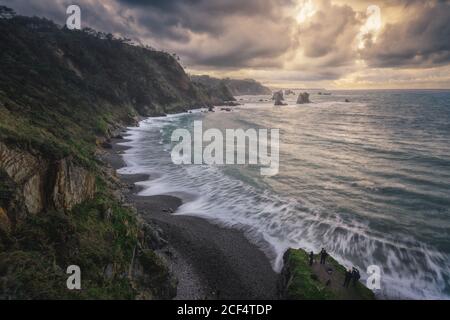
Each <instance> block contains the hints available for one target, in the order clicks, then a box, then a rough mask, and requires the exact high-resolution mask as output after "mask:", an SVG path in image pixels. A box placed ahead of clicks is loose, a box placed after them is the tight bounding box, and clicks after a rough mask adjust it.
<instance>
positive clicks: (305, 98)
mask: <svg viewBox="0 0 450 320" xmlns="http://www.w3.org/2000/svg"><path fill="white" fill-rule="evenodd" d="M304 103H311V101H309V93H308V92H301V93H300V94H299V95H298V98H297V104H304Z"/></svg>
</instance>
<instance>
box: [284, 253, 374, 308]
mask: <svg viewBox="0 0 450 320" xmlns="http://www.w3.org/2000/svg"><path fill="white" fill-rule="evenodd" d="M319 260H320V257H319V255H318V254H316V255H313V263H312V265H311V264H310V260H309V254H308V253H307V252H306V251H305V250H302V249H288V250H287V251H286V252H285V253H284V256H283V262H284V265H283V269H282V271H281V273H280V277H279V283H278V293H279V298H280V299H289V300H373V299H375V295H374V293H373V292H372V291H371V290H369V289H368V288H367V287H366V286H364V284H363V283H361V282H359V281H357V282H355V283H354V284H353V283H352V285H351V286H350V287H348V288H345V287H343V285H342V284H343V283H344V277H345V271H346V270H345V268H344V267H343V266H342V265H341V264H339V262H337V261H336V260H335V259H333V257H331V256H328V257H327V258H326V261H325V264H320V263H319Z"/></svg>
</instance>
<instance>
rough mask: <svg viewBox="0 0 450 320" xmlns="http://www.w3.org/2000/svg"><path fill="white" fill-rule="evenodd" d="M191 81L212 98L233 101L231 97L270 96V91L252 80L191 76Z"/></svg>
mask: <svg viewBox="0 0 450 320" xmlns="http://www.w3.org/2000/svg"><path fill="white" fill-rule="evenodd" d="M191 79H192V81H194V82H195V83H198V84H199V85H200V86H202V87H203V88H205V90H206V91H207V92H209V93H210V95H212V96H216V97H221V98H222V100H228V101H233V100H234V99H230V97H231V98H232V97H233V96H242V95H270V94H272V90H270V89H269V88H267V87H265V86H263V85H262V84H261V83H259V82H257V81H255V80H253V79H230V78H225V79H217V78H213V77H210V76H207V75H200V76H199V75H192V76H191Z"/></svg>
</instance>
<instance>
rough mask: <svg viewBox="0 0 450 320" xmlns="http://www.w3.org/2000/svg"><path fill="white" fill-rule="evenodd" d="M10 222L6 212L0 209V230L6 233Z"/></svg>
mask: <svg viewBox="0 0 450 320" xmlns="http://www.w3.org/2000/svg"><path fill="white" fill-rule="evenodd" d="M10 224H11V223H10V221H9V217H8V214H7V213H6V210H5V209H3V208H2V207H0V230H4V231H8V230H9V228H10Z"/></svg>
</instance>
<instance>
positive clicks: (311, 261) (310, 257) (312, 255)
mask: <svg viewBox="0 0 450 320" xmlns="http://www.w3.org/2000/svg"><path fill="white" fill-rule="evenodd" d="M313 262H314V252H312V251H311V252H310V253H309V266H312V265H313Z"/></svg>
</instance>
